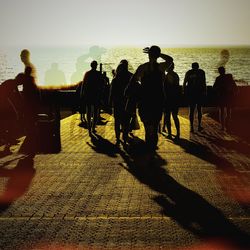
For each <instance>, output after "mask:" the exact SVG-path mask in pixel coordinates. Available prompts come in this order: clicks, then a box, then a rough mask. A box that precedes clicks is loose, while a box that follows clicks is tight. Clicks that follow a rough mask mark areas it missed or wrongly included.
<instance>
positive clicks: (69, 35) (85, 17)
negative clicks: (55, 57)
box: [0, 0, 250, 46]
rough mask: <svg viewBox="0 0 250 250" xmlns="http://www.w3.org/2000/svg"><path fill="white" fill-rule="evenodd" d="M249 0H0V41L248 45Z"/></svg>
mask: <svg viewBox="0 0 250 250" xmlns="http://www.w3.org/2000/svg"><path fill="white" fill-rule="evenodd" d="M249 24H250V0H124V1H122V0H96V1H93V0H91V1H87V0H0V30H1V41H0V44H2V45H6V44H9V45H17V46H20V45H21V46H25V45H26V46H32V45H43V46H47V45H48V46H51V45H55V46H65V45H66V46H72V45H83V44H86V45H93V44H98V45H106V46H108V45H111V46H112V45H132V46H135V45H148V44H158V45H169V46H187V45H188V46H197V45H200V46H202V45H250V28H249Z"/></svg>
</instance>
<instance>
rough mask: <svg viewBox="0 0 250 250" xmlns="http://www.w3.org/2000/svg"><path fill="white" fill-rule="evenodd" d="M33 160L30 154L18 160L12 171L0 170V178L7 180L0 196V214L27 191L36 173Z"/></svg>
mask: <svg viewBox="0 0 250 250" xmlns="http://www.w3.org/2000/svg"><path fill="white" fill-rule="evenodd" d="M33 158H34V155H32V154H31V155H28V156H26V157H25V158H23V159H20V160H19V161H18V163H17V165H16V167H15V168H13V169H7V168H1V169H0V178H1V177H3V178H8V180H7V183H6V185H5V189H4V191H3V192H2V194H0V213H1V212H4V211H5V210H6V209H8V208H9V206H10V205H11V204H12V203H13V202H15V201H16V200H18V199H19V198H20V197H22V196H23V195H24V194H25V193H26V192H27V191H28V189H29V187H30V184H31V182H32V179H33V178H34V176H35V173H36V170H35V168H34V160H33Z"/></svg>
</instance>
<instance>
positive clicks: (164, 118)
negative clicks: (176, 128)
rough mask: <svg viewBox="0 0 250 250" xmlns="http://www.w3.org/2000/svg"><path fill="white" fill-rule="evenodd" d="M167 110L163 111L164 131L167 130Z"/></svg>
mask: <svg viewBox="0 0 250 250" xmlns="http://www.w3.org/2000/svg"><path fill="white" fill-rule="evenodd" d="M166 123H167V122H166V110H164V112H163V125H162V132H166Z"/></svg>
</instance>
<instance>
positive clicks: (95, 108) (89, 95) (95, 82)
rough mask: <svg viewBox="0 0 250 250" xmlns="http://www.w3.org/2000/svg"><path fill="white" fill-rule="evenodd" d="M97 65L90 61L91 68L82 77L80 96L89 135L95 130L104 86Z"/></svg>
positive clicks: (95, 62)
mask: <svg viewBox="0 0 250 250" xmlns="http://www.w3.org/2000/svg"><path fill="white" fill-rule="evenodd" d="M97 65H98V63H97V61H92V62H91V64H90V66H91V70H89V71H87V72H86V73H85V75H84V78H83V88H82V91H83V92H82V97H83V100H84V102H85V104H86V113H87V123H88V130H89V135H91V134H92V132H94V133H95V132H96V129H95V128H96V124H97V119H98V115H99V108H100V99H101V97H102V92H103V87H104V82H103V77H102V74H101V72H100V71H97Z"/></svg>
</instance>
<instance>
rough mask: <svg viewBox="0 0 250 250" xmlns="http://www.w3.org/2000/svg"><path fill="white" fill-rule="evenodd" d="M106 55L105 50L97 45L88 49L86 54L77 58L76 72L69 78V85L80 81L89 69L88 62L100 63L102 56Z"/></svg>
mask: <svg viewBox="0 0 250 250" xmlns="http://www.w3.org/2000/svg"><path fill="white" fill-rule="evenodd" d="M105 53H106V49H105V48H103V47H99V46H97V45H95V46H92V47H90V48H89V51H88V52H87V53H86V54H83V55H81V56H79V57H78V58H77V61H76V65H75V66H76V71H75V72H74V73H73V74H72V76H71V79H70V80H71V83H77V82H80V81H81V80H82V73H83V72H86V71H87V70H88V67H89V62H90V61H93V60H94V61H97V62H101V58H102V55H103V54H105Z"/></svg>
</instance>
